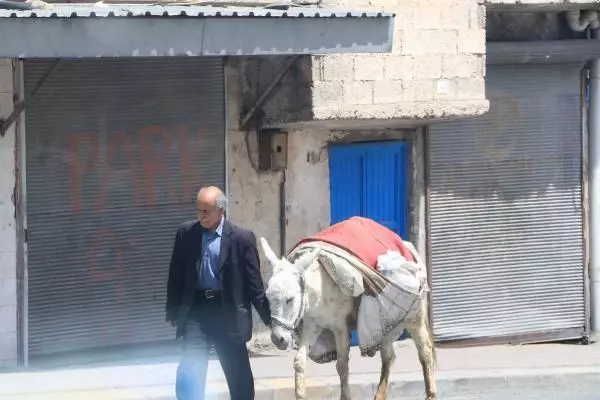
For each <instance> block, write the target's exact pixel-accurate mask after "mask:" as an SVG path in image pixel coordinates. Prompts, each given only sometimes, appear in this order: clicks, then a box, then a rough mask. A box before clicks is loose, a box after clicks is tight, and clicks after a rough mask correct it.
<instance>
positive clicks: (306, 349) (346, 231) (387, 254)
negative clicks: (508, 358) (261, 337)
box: [260, 217, 436, 400]
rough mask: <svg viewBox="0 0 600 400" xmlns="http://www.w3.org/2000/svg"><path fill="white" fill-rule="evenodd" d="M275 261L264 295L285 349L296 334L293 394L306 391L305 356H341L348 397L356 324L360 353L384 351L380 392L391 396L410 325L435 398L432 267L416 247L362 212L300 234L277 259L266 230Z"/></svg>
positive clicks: (429, 394)
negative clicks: (398, 350) (398, 344)
mask: <svg viewBox="0 0 600 400" xmlns="http://www.w3.org/2000/svg"><path fill="white" fill-rule="evenodd" d="M260 242H261V245H262V249H263V252H264V254H265V256H266V258H267V260H268V261H269V263H270V264H271V265H272V267H273V275H272V277H271V279H270V280H269V282H268V284H267V290H266V295H267V298H268V299H269V302H270V304H271V313H272V324H271V329H272V331H271V340H272V341H273V343H274V344H275V345H276V346H277V347H278V348H280V349H282V350H283V349H286V348H288V347H289V346H290V345H291V342H292V339H294V340H295V341H296V343H297V345H298V351H297V354H296V357H295V359H294V370H295V376H294V378H295V393H296V399H306V391H305V385H304V370H305V365H306V359H307V356H308V357H309V358H310V359H311V360H313V361H315V362H317V363H325V362H331V361H333V360H336V361H337V364H336V368H337V372H338V375H339V377H340V398H341V399H345V400H349V399H350V387H349V384H348V360H349V352H350V332H351V331H353V330H357V332H358V342H359V348H360V350H361V354H362V355H363V356H365V355H368V356H370V357H373V356H374V355H375V353H376V352H378V351H379V353H380V354H381V378H380V381H379V385H378V388H377V392H376V394H375V399H376V400H383V399H386V398H387V391H388V379H389V374H390V369H391V366H392V364H393V362H394V360H395V357H396V355H395V352H394V347H393V343H394V341H396V340H397V339H398V337H399V336H400V333H401V332H402V331H403V330H404V329H407V330H408V332H409V333H410V334H411V336H412V338H413V340H414V342H415V345H416V347H417V351H418V354H419V361H420V363H421V366H422V368H423V376H424V381H425V391H426V399H427V400H434V399H436V383H435V376H434V370H433V369H434V364H435V348H434V343H433V339H432V332H431V328H430V324H429V318H428V305H427V303H428V302H427V291H428V290H429V289H428V286H427V272H426V268H425V265H424V263H423V261H422V260H421V258H420V257H419V255H418V253H417V251H416V249H415V247H414V246H413V245H412V244H411V243H410V242H407V241H403V240H402V239H401V238H400V237H399V236H398V235H397V234H396V233H394V232H392V231H391V230H389V229H387V228H385V227H384V226H382V225H380V224H378V223H376V222H375V221H373V220H370V219H368V218H362V217H352V218H350V219H348V220H345V221H342V222H340V223H338V224H335V225H332V226H331V227H329V228H328V229H326V230H324V231H322V232H321V233H319V234H317V235H316V236H313V237H309V238H306V239H303V240H301V241H300V242H299V243H298V244H297V245H296V246H295V247H294V249H293V250H292V251H291V252H290V253H289V254H288V256H287V257H283V258H281V259H279V258H278V257H277V256H276V255H275V253H274V252H273V250H272V249H271V248H270V246H269V244H268V243H267V241H266V240H265V239H264V238H260Z"/></svg>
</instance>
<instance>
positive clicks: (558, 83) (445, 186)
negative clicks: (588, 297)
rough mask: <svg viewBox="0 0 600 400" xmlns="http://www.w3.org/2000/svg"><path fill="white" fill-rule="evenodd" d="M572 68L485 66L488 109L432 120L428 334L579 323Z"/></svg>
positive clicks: (553, 328)
mask: <svg viewBox="0 0 600 400" xmlns="http://www.w3.org/2000/svg"><path fill="white" fill-rule="evenodd" d="M580 70H581V65H533V66H493V67H489V70H488V76H487V88H486V90H487V96H488V98H489V99H490V101H491V109H490V112H489V113H488V114H487V115H485V116H482V117H478V118H474V119H469V120H462V121H456V122H452V123H444V124H440V125H435V126H432V128H431V130H430V138H429V153H430V155H429V158H430V165H429V168H430V198H429V202H430V203H429V207H430V212H429V224H430V225H429V232H430V240H431V265H432V299H433V304H432V307H433V308H432V311H433V322H434V332H435V335H436V339H437V340H440V341H447V340H464V339H489V338H502V337H504V336H513V337H519V336H521V337H525V335H534V336H535V335H536V334H542V333H548V332H554V333H555V334H556V335H557V337H564V338H567V337H574V336H575V337H577V336H578V337H581V336H582V335H583V332H584V326H585V306H584V256H583V255H584V251H583V220H582V209H581V204H582V192H581V190H582V189H581V180H582V176H581V174H582V172H581V171H582V156H581V154H582V147H581V146H582V143H581V106H580V104H581V101H580Z"/></svg>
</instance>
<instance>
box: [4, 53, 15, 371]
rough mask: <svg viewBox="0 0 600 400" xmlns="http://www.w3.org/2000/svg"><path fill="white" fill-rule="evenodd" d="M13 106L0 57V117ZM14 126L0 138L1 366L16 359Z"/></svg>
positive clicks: (8, 69) (9, 75)
mask: <svg viewBox="0 0 600 400" xmlns="http://www.w3.org/2000/svg"><path fill="white" fill-rule="evenodd" d="M12 109H13V69H12V64H11V61H10V60H6V59H0V117H1V118H5V117H6V116H8V114H10V112H11V111H12ZM14 187H15V129H14V125H13V127H12V128H11V129H9V131H8V132H7V133H6V136H4V137H0V366H7V365H8V366H11V365H14V364H15V363H16V359H17V274H16V249H17V243H16V225H15V207H14V203H13V192H14Z"/></svg>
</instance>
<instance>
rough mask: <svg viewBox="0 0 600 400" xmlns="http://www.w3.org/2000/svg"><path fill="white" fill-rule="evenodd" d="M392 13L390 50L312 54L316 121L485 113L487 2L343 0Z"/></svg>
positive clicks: (346, 4)
mask: <svg viewBox="0 0 600 400" xmlns="http://www.w3.org/2000/svg"><path fill="white" fill-rule="evenodd" d="M331 5H332V6H340V7H346V8H366V9H370V8H375V9H383V10H385V11H388V12H393V13H395V14H396V18H395V26H394V38H395V39H394V46H393V51H392V53H391V54H354V55H350V54H342V55H328V56H322V57H314V58H313V66H312V68H313V93H312V103H313V112H314V118H315V119H316V120H321V119H322V120H328V119H384V120H389V119H429V118H445V117H455V116H459V117H460V116H470V115H479V114H482V113H485V112H486V111H487V110H488V108H489V104H488V101H487V100H486V99H485V8H484V7H483V6H481V5H479V4H478V3H477V2H476V1H473V0H425V1H417V0H373V1H369V0H367V1H365V0H343V1H339V2H336V3H334V4H331Z"/></svg>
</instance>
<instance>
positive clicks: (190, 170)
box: [67, 126, 202, 214]
mask: <svg viewBox="0 0 600 400" xmlns="http://www.w3.org/2000/svg"><path fill="white" fill-rule="evenodd" d="M100 137H101V136H100V135H99V134H95V133H73V134H70V135H69V136H68V139H67V147H68V150H69V202H70V210H71V212H72V213H74V214H77V213H80V212H82V211H84V208H85V207H86V205H88V204H89V207H93V208H92V209H93V211H94V212H96V213H101V212H102V211H103V210H105V208H106V206H107V203H108V202H109V199H110V198H111V196H115V194H116V193H117V192H116V191H117V190H119V188H120V189H121V191H120V193H121V197H119V200H120V201H122V200H123V198H122V193H123V190H122V188H123V187H127V188H129V190H130V191H131V198H130V200H129V201H130V204H119V206H123V207H127V206H129V205H136V206H146V207H149V208H154V207H156V205H157V204H158V203H159V202H160V201H161V200H162V201H164V202H181V201H183V202H188V201H190V199H191V196H192V191H193V190H195V189H196V188H195V187H194V185H195V184H198V183H199V181H200V179H199V175H200V173H201V171H198V170H197V169H196V168H195V160H196V159H197V158H198V156H199V150H200V145H201V140H200V138H201V137H202V134H201V132H199V130H194V129H189V128H188V127H187V126H175V127H171V126H145V127H141V128H139V129H138V130H137V131H135V132H124V131H122V132H116V133H112V134H110V135H109V139H106V140H104V139H103V140H102V141H101V140H100ZM167 160H171V162H170V165H175V166H177V168H176V169H173V168H172V167H171V168H169V165H168V164H167ZM159 182H162V184H161V185H160V189H159ZM177 182H178V183H177ZM86 185H89V186H91V187H96V190H95V191H94V192H93V193H92V194H91V198H89V196H90V195H89V192H88V194H87V196H88V197H86V198H84V194H83V187H89V186H86ZM113 188H114V189H113Z"/></svg>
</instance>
